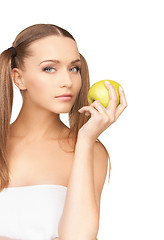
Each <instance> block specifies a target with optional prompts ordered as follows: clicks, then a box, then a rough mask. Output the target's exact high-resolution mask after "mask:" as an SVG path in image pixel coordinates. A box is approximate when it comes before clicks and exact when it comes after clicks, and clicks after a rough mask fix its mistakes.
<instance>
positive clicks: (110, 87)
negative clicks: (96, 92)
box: [105, 81, 118, 112]
mask: <svg viewBox="0 0 164 240" xmlns="http://www.w3.org/2000/svg"><path fill="white" fill-rule="evenodd" d="M108 83H109V82H108ZM108 83H106V81H105V86H106V87H107V88H108V90H109V96H110V100H109V104H108V106H107V108H106V109H107V110H111V111H112V112H115V110H116V107H117V102H118V98H117V94H116V90H115V88H114V86H113V85H112V84H110V83H109V84H108Z"/></svg>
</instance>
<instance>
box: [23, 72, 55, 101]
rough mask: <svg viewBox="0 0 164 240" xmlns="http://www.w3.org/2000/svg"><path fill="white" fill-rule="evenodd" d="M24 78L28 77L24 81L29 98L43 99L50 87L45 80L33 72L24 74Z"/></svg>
mask: <svg viewBox="0 0 164 240" xmlns="http://www.w3.org/2000/svg"><path fill="white" fill-rule="evenodd" d="M26 79H28V80H27V81H26V87H27V94H28V95H29V96H30V97H31V99H43V98H44V96H45V95H46V92H47V90H48V89H49V88H50V87H48V85H47V84H46V82H45V80H43V79H42V78H41V77H39V76H37V75H35V74H33V75H32V76H31V75H28V76H26Z"/></svg>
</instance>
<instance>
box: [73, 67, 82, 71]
mask: <svg viewBox="0 0 164 240" xmlns="http://www.w3.org/2000/svg"><path fill="white" fill-rule="evenodd" d="M71 69H76V71H73V72H78V71H80V69H81V68H80V67H78V66H76V67H73V68H71Z"/></svg>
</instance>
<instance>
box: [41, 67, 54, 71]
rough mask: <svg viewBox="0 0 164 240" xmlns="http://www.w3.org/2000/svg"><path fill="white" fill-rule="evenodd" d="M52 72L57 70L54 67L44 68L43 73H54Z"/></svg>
mask: <svg viewBox="0 0 164 240" xmlns="http://www.w3.org/2000/svg"><path fill="white" fill-rule="evenodd" d="M52 70H55V69H54V68H53V67H45V68H43V71H45V72H52Z"/></svg>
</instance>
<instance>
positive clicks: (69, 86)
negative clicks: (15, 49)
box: [21, 36, 81, 114]
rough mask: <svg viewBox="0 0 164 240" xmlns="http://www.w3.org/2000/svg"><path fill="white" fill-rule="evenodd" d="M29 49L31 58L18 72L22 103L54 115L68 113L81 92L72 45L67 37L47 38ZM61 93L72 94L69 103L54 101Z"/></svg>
mask: <svg viewBox="0 0 164 240" xmlns="http://www.w3.org/2000/svg"><path fill="white" fill-rule="evenodd" d="M29 49H30V50H31V51H32V56H30V57H28V58H26V59H25V71H21V74H22V80H23V83H24V86H25V89H26V91H25V100H26V99H28V100H29V101H30V102H31V103H33V104H35V106H37V107H39V108H44V109H46V110H49V111H51V112H54V113H58V114H59V113H67V112H69V111H70V110H71V108H72V106H73V104H74V102H75V100H76V98H77V96H78V93H79V91H80V88H81V75H80V71H79V68H80V66H81V62H80V61H79V60H80V54H79V52H78V48H77V44H76V42H75V41H74V40H72V39H70V38H67V37H59V36H48V37H45V38H43V39H40V40H37V41H36V42H34V43H32V44H31V45H30V47H29ZM55 60H58V61H59V62H56V61H55ZM75 60H76V62H75ZM65 93H70V94H72V98H71V100H69V101H64V100H62V99H59V98H56V96H59V95H62V94H65Z"/></svg>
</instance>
